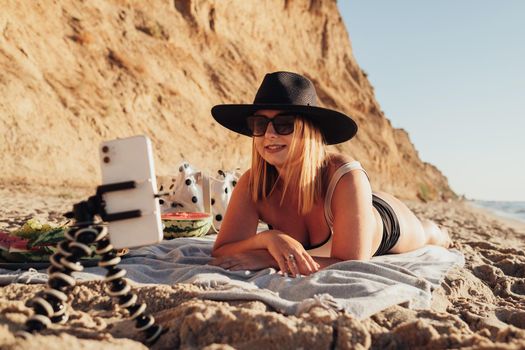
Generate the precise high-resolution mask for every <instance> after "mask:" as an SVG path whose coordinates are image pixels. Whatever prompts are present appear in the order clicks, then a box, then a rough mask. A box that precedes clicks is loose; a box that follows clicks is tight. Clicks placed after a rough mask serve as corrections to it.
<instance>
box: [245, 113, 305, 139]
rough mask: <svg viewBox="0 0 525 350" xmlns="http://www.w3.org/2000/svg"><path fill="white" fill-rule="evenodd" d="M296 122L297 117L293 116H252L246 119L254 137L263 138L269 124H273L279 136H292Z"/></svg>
mask: <svg viewBox="0 0 525 350" xmlns="http://www.w3.org/2000/svg"><path fill="white" fill-rule="evenodd" d="M294 121H295V115H292V114H278V115H276V116H275V117H273V118H268V117H266V116H264V115H252V116H249V117H248V118H246V122H247V123H248V129H250V131H251V133H252V136H263V135H264V134H265V133H266V129H267V128H268V124H269V123H272V126H273V129H274V130H275V132H276V133H278V134H279V135H290V134H291V133H292V132H293V126H294Z"/></svg>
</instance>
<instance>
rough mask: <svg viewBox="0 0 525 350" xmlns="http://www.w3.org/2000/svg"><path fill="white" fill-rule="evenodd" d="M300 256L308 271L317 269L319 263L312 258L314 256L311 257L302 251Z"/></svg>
mask: <svg viewBox="0 0 525 350" xmlns="http://www.w3.org/2000/svg"><path fill="white" fill-rule="evenodd" d="M302 258H303V261H304V262H305V265H307V268H308V270H309V271H310V273H314V272H317V271H319V264H318V263H317V262H316V261H315V260H314V258H312V256H311V255H310V254H308V253H307V252H303V254H302Z"/></svg>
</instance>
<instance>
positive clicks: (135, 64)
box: [0, 0, 454, 199]
mask: <svg viewBox="0 0 525 350" xmlns="http://www.w3.org/2000/svg"><path fill="white" fill-rule="evenodd" d="M1 8H2V10H1V11H0V33H1V34H0V133H1V135H2V141H1V144H0V152H2V176H1V183H2V184H4V185H7V184H10V183H27V182H33V183H39V184H43V185H53V186H55V185H59V186H60V185H63V186H72V185H87V186H94V185H96V184H97V183H98V181H99V176H100V174H99V169H98V152H97V145H98V144H99V143H100V142H101V141H102V140H106V139H111V138H115V137H125V136H130V135H134V134H140V133H145V134H147V135H149V137H150V138H151V139H152V141H153V144H154V148H155V156H156V167H157V173H159V174H168V173H170V172H173V171H175V167H176V166H177V165H178V163H179V162H180V161H181V160H183V159H185V160H188V161H189V162H191V163H192V164H194V165H195V166H196V167H198V168H202V169H205V170H210V171H212V170H213V171H214V170H217V169H219V168H223V169H234V168H237V167H240V168H241V169H246V168H248V166H249V158H250V148H251V140H250V138H248V137H245V136H240V135H235V134H233V133H231V132H229V131H227V130H226V129H224V128H222V127H221V126H219V125H218V124H216V123H215V122H214V120H213V119H212V117H211V116H210V112H209V111H210V108H211V107H212V106H213V105H215V104H218V103H250V102H252V100H253V97H254V95H255V91H256V89H257V87H258V85H259V83H260V81H261V80H262V78H263V76H264V74H265V73H267V72H271V71H277V70H289V71H295V72H298V73H302V74H304V75H306V76H308V77H309V78H310V79H311V80H312V81H313V82H314V84H315V85H316V87H317V91H318V95H319V98H320V103H321V105H323V106H325V107H329V108H334V109H337V110H340V111H343V112H345V113H348V114H350V115H352V116H353V117H354V118H355V120H356V121H357V123H358V125H359V128H360V129H359V132H358V134H357V137H355V138H354V139H353V140H352V141H350V142H347V143H345V144H343V145H339V146H337V147H336V148H337V149H338V150H339V151H341V152H344V153H347V154H351V155H353V156H354V157H356V158H357V159H358V160H360V161H361V162H362V163H363V165H364V166H365V167H366V169H367V170H368V171H369V173H370V175H371V178H372V185H373V187H374V189H376V190H386V191H390V192H392V193H394V194H396V195H398V196H400V197H403V198H416V197H419V198H423V199H432V198H442V197H443V198H448V197H451V196H454V194H453V193H452V191H451V190H450V189H449V186H448V184H447V180H446V178H445V177H444V176H443V175H442V174H441V173H440V172H439V170H438V169H436V168H435V167H433V166H432V165H429V164H427V163H424V162H422V161H421V160H420V159H419V157H418V154H417V151H416V150H415V148H414V146H413V145H412V144H411V142H410V139H409V137H408V135H407V134H406V133H405V132H404V131H403V130H396V129H394V128H392V125H391V123H390V122H389V120H388V119H386V117H385V116H384V114H383V112H382V111H381V108H380V107H379V104H378V102H377V101H376V100H375V97H374V92H373V87H372V86H371V85H370V83H369V81H368V80H367V78H366V75H365V74H364V73H363V72H362V71H361V69H360V68H359V66H358V65H357V63H356V61H355V59H354V57H353V55H352V49H351V45H350V41H349V38H348V34H347V32H346V29H345V27H344V24H343V21H342V19H341V17H340V15H339V12H338V9H337V6H336V2H335V1H334V0H311V1H299V0H297V1H291V0H288V1H283V0H280V1H278V0H274V1H270V0H269V1H260V2H252V1H241V0H237V1H234V0H231V1H227V0H220V1H219V0H216V1H198V0H175V1H151V2H146V1H143V2H139V1H124V0H113V1H104V0H94V1H71V0H65V1H59V2H45V3H43V2H34V1H14V0H13V1H5V0H2V5H1Z"/></svg>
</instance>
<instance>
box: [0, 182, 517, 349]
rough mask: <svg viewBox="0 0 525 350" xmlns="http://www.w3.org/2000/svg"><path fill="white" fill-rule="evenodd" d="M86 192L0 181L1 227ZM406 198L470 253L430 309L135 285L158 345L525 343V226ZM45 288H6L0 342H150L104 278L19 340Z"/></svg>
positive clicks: (112, 345)
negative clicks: (338, 308) (358, 306)
mask: <svg viewBox="0 0 525 350" xmlns="http://www.w3.org/2000/svg"><path fill="white" fill-rule="evenodd" d="M89 194H91V193H90V190H89V189H75V190H70V189H42V188H29V187H25V186H18V187H17V186H11V187H9V188H6V187H4V188H0V200H1V203H2V205H1V206H0V229H14V228H16V227H18V226H19V225H21V224H22V223H23V222H25V221H26V220H27V219H29V218H31V217H37V218H40V219H44V220H47V221H51V222H55V223H58V222H63V221H64V219H63V218H62V217H61V213H63V212H65V211H68V210H70V208H71V205H72V204H73V203H75V202H77V201H79V200H82V199H85V198H86V197H87V196H88V195H89ZM407 204H408V205H409V206H410V207H411V208H412V209H413V210H414V211H415V212H416V213H417V214H418V215H419V216H420V217H425V218H430V219H433V220H435V221H437V222H438V223H439V224H441V225H443V226H445V227H447V228H448V229H449V231H450V233H451V236H452V239H453V240H454V248H456V249H459V250H460V251H461V252H463V253H464V255H465V258H466V266H465V267H464V268H461V269H454V270H452V271H450V272H449V273H448V274H447V276H446V278H445V280H444V282H443V283H442V286H441V288H439V289H437V290H436V291H435V292H434V296H433V305H432V308H431V309H430V310H410V309H407V308H405V307H403V306H393V307H390V308H388V309H386V310H384V311H382V312H380V313H378V314H375V315H373V316H372V317H370V318H368V319H366V320H363V321H358V320H356V319H354V318H353V317H352V316H350V315H348V314H344V313H339V314H337V315H335V314H330V313H328V312H327V311H325V310H323V309H320V308H314V309H312V310H311V311H310V312H309V313H307V314H303V315H301V316H300V317H295V316H289V317H286V316H283V315H282V314H279V313H277V312H275V311H273V310H271V308H270V307H268V306H266V305H265V304H263V303H261V302H246V301H243V302H229V303H228V302H214V301H207V300H200V299H198V298H195V297H194V293H195V291H196V290H197V287H195V286H192V285H187V284H180V285H174V286H164V285H163V286H146V287H141V288H138V289H137V290H136V292H137V294H138V296H139V298H140V299H142V300H147V303H148V310H149V311H150V312H152V313H153V315H154V316H155V318H156V319H157V321H158V322H159V323H161V324H162V325H163V326H166V327H168V328H169V330H168V331H167V333H166V334H164V335H163V336H162V338H161V339H160V340H159V341H158V342H157V343H156V344H155V345H154V347H153V348H156V349H165V348H190V349H191V348H195V349H197V348H206V349H230V348H239V349H246V348H250V349H251V350H253V349H293V348H307V349H332V348H337V349H354V348H357V349H359V348H361V349H363V348H373V349H399V348H410V349H415V348H426V349H446V348H473V349H474V348H475V349H496V348H497V349H507V348H508V349H523V348H525V278H524V277H525V252H524V248H525V225H524V224H521V223H519V222H516V221H511V220H505V219H502V218H498V217H495V216H493V215H491V214H490V213H488V212H486V211H484V210H481V209H478V208H474V207H472V206H470V205H469V204H468V203H465V202H453V203H427V204H422V203H416V202H408V203H407ZM43 288H44V285H25V284H24V285H23V284H11V285H7V286H4V287H0V348H2V349H36V348H39V349H57V348H74V349H120V348H124V347H125V348H126V349H144V348H146V347H145V346H144V345H142V344H141V343H140V340H141V335H140V334H139V333H137V332H135V331H134V327H133V324H132V323H131V322H130V321H128V320H126V318H125V313H124V312H123V311H120V310H119V309H117V308H116V307H114V306H113V305H112V303H111V300H110V298H109V297H108V296H107V295H106V294H105V293H104V292H103V290H104V284H103V283H102V282H86V283H81V284H78V285H77V286H75V287H74V288H73V290H72V291H71V293H70V294H69V297H70V299H69V302H70V304H71V306H72V309H70V321H69V322H68V323H67V324H66V325H53V326H52V327H51V328H49V329H47V330H45V331H43V332H42V333H40V334H38V335H35V336H33V337H31V338H30V339H28V340H23V339H18V338H15V337H14V333H15V332H16V331H18V330H21V329H23V327H24V322H25V320H26V318H27V317H28V316H29V315H30V314H31V313H32V310H31V309H29V308H28V307H26V306H25V302H26V301H27V300H28V299H30V298H32V297H33V296H34V294H35V293H37V292H38V291H41V290H42V289H43Z"/></svg>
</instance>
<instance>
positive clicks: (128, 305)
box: [96, 238, 165, 345]
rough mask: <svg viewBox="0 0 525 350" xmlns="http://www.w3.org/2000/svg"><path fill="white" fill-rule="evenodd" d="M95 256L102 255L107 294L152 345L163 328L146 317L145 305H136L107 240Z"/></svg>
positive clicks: (124, 273) (101, 241)
mask: <svg viewBox="0 0 525 350" xmlns="http://www.w3.org/2000/svg"><path fill="white" fill-rule="evenodd" d="M96 252H97V254H100V255H102V258H101V260H100V262H99V264H98V265H99V266H100V267H103V268H105V269H106V270H107V271H108V273H107V274H106V278H105V281H106V282H107V283H108V284H109V288H108V294H109V295H111V296H112V297H116V298H118V305H119V306H120V307H123V308H125V309H127V310H128V312H129V317H130V318H131V319H132V320H135V327H136V328H137V330H139V331H143V332H144V333H145V334H146V341H145V343H146V344H148V345H152V344H153V343H155V342H156V341H157V340H158V338H159V337H160V336H161V334H162V333H163V331H165V330H163V328H162V326H160V325H157V324H155V319H154V318H153V316H151V315H146V314H145V313H144V312H145V311H146V304H145V303H141V304H138V303H137V296H136V295H135V294H134V293H133V292H131V287H130V286H129V284H128V282H127V281H126V280H125V279H124V276H125V275H126V270H124V269H121V268H119V267H116V265H117V264H118V263H119V262H120V257H118V256H117V254H116V252H115V250H114V249H113V246H112V245H111V243H110V241H109V239H108V238H103V239H102V240H100V241H99V242H98V243H97V249H96Z"/></svg>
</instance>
